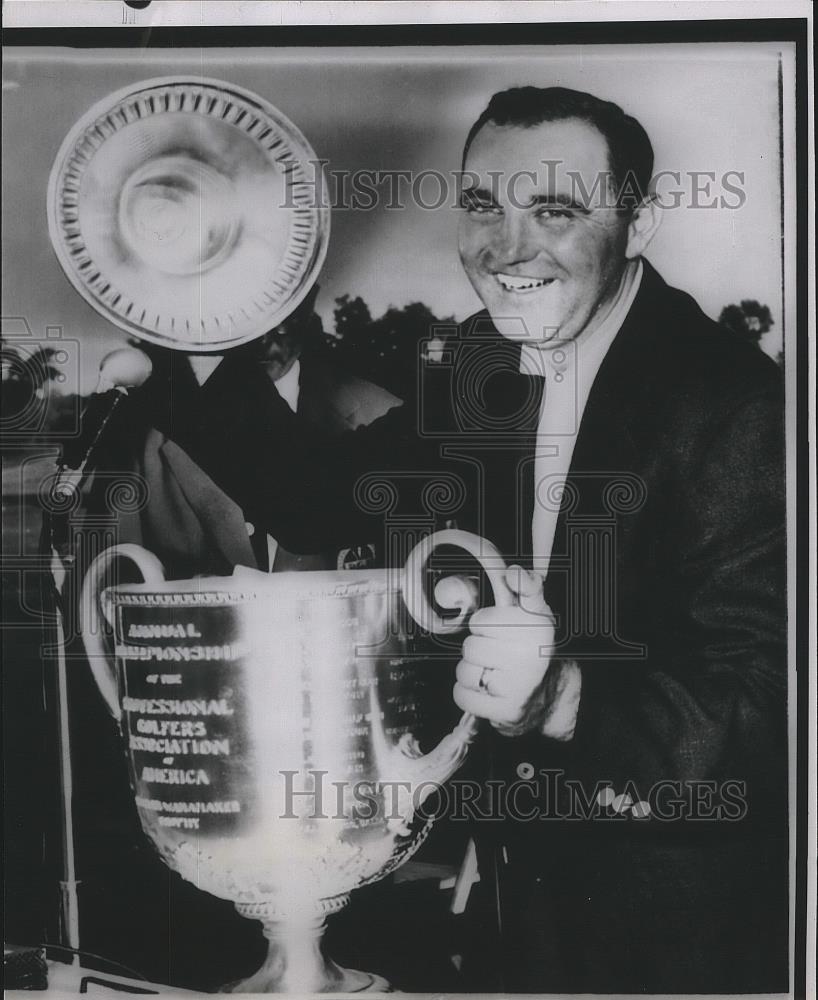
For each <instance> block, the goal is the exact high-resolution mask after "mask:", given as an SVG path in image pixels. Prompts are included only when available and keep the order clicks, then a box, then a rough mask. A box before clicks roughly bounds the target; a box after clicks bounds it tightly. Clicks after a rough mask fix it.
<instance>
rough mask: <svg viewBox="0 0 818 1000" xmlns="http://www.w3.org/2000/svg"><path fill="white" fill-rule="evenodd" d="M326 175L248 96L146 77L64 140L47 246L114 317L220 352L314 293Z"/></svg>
mask: <svg viewBox="0 0 818 1000" xmlns="http://www.w3.org/2000/svg"><path fill="white" fill-rule="evenodd" d="M322 181H323V178H322V174H321V166H320V164H319V162H318V160H317V158H316V155H315V153H314V152H313V150H312V148H311V147H310V145H309V143H308V142H307V140H306V139H305V138H304V136H303V135H302V134H301V132H299V130H298V129H297V128H296V127H295V125H293V124H292V122H290V121H289V120H288V119H287V118H286V117H285V116H284V115H283V114H282V113H281V112H280V111H278V110H277V109H276V108H274V107H273V106H272V105H271V104H269V103H268V102H267V101H265V100H263V99H262V98H260V97H259V96H257V95H256V94H253V93H252V92H250V91H247V90H244V89H242V88H240V87H236V86H233V85H232V84H228V83H224V82H223V81H221V80H212V79H206V78H196V77H187V76H185V77H163V78H159V79H157V78H154V79H150V80H146V81H144V82H142V83H140V84H137V85H132V86H130V87H127V88H125V89H123V90H119V91H117V92H115V93H113V94H110V95H109V96H108V97H106V98H105V99H104V100H103V101H100V102H99V103H98V104H96V105H94V106H93V107H92V108H90V109H89V111H88V112H87V113H86V114H85V115H84V116H83V117H82V118H81V119H80V120H79V121H78V122H77V123H76V125H75V126H74V127H73V128H72V130H71V131H70V133H69V134H68V135H67V136H66V138H65V140H64V142H63V144H62V146H61V148H60V151H59V153H58V154H57V158H56V160H55V161H54V166H53V167H52V170H51V177H50V180H49V186H48V226H49V232H50V235H51V242H52V244H53V246H54V250H55V251H56V254H57V257H58V259H59V261H60V264H61V265H62V267H63V270H64V271H65V273H66V275H67V276H68V279H69V280H70V281H71V283H72V284H73V285H74V287H75V288H76V289H77V291H78V292H79V293H80V294H81V295H82V296H83V298H84V299H86V301H87V302H89V303H90V304H91V305H92V306H93V307H94V309H96V310H97V312H99V313H100V314H101V315H103V316H104V317H105V318H106V319H108V320H110V321H111V322H112V323H114V324H115V325H116V326H118V327H120V328H121V329H123V330H125V331H127V332H128V333H130V334H132V335H133V336H135V337H138V338H140V339H144V340H148V341H152V342H153V343H156V344H162V345H164V346H165V347H171V348H176V349H179V350H187V351H197V352H198V351H204V352H210V351H223V350H225V349H226V348H229V347H234V346H237V345H239V344H243V343H246V342H247V341H249V340H253V339H254V338H255V337H258V336H260V335H261V334H263V333H266V332H267V331H268V330H270V329H271V328H273V327H275V326H276V325H277V324H278V323H280V322H281V321H282V320H283V319H285V318H286V317H287V316H288V315H289V314H290V313H291V312H292V311H293V310H294V309H295V307H296V306H297V305H298V303H299V302H300V301H301V300H302V299H303V298H304V296H305V295H306V294H307V292H308V291H309V289H310V287H311V285H312V284H313V282H314V280H315V278H316V276H317V274H318V271H319V270H320V268H321V265H322V263H323V260H324V256H325V254H326V250H327V243H328V240H329V224H330V220H329V208H328V207H326V206H325V205H324V204H323V199H322V196H321V190H322V189H321V184H322Z"/></svg>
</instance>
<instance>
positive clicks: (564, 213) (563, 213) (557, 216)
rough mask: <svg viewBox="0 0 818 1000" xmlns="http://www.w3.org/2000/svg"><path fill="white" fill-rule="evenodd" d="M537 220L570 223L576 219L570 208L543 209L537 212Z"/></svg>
mask: <svg viewBox="0 0 818 1000" xmlns="http://www.w3.org/2000/svg"><path fill="white" fill-rule="evenodd" d="M537 218H539V219H545V220H546V222H550V221H555V222H557V221H570V220H571V219H573V218H574V213H573V212H572V211H571V209H570V208H541V209H540V210H539V211H538V212H537Z"/></svg>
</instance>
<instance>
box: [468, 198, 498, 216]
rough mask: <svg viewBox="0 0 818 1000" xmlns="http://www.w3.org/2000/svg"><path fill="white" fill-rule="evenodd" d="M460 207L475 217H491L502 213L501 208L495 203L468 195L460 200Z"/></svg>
mask: <svg viewBox="0 0 818 1000" xmlns="http://www.w3.org/2000/svg"><path fill="white" fill-rule="evenodd" d="M460 207H461V208H465V210H466V211H467V212H470V213H472V214H473V215H491V214H497V213H499V212H500V206H499V205H496V204H495V203H494V202H493V201H485V200H484V199H482V198H475V197H474V196H470V195H468V194H464V195H463V196H462V198H461V199H460Z"/></svg>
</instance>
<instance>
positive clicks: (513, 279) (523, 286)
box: [494, 273, 554, 293]
mask: <svg viewBox="0 0 818 1000" xmlns="http://www.w3.org/2000/svg"><path fill="white" fill-rule="evenodd" d="M494 277H495V278H496V279H497V281H498V282H499V283H500V285H502V287H503V288H504V289H505V290H506V291H507V292H518V293H522V292H535V291H537V289H539V288H544V287H545V286H546V285H550V284H551V283H552V282H553V281H554V278H530V277H525V276H522V277H521V276H519V275H516V274H502V273H498V274H495V275H494Z"/></svg>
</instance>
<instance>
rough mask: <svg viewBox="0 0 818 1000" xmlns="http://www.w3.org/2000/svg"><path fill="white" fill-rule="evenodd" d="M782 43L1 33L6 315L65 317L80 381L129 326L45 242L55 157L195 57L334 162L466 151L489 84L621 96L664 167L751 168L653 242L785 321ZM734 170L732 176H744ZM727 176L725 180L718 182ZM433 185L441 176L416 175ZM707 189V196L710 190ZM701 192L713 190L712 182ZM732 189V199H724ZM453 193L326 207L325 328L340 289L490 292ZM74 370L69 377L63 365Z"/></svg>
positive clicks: (44, 323)
mask: <svg viewBox="0 0 818 1000" xmlns="http://www.w3.org/2000/svg"><path fill="white" fill-rule="evenodd" d="M777 52H778V49H777V47H776V46H773V45H769V44H755V45H724V44H713V45H696V46H695V47H685V46H681V45H680V46H669V45H638V46H582V47H579V46H554V47H549V46H537V47H534V46H531V47H521V46H513V47H512V46H502V47H500V46H498V47H496V48H492V47H486V46H463V47H458V48H450V47H437V46H435V47H406V48H397V49H396V48H394V47H388V48H349V49H345V48H332V49H314V48H313V49H264V50H262V49H186V50H167V49H165V50H138V49H133V50H127V49H125V50H111V51H105V50H93V49H89V50H70V49H59V48H52V49H48V50H46V49H17V48H7V49H6V50H5V53H4V67H3V154H4V165H3V188H2V191H3V209H4V212H3V233H2V255H3V300H4V301H3V317H4V320H8V319H9V318H15V317H22V318H25V320H26V321H27V322H28V324H29V327H30V328H31V330H32V332H33V334H34V335H35V336H37V337H41V336H43V335H44V333H45V329H46V327H54V326H59V327H62V330H63V338H64V339H65V340H66V341H68V342H73V341H78V342H79V343H80V347H79V350H78V353H77V352H76V351H74V349H73V347H71V346H70V344H69V347H70V351H71V357H72V364H71V366H70V367H71V368H74V369H75V370H78V371H79V374H80V388H81V391H83V392H88V391H91V390H92V389H93V386H94V384H95V381H96V372H97V369H98V366H99V361H100V359H101V357H102V356H103V354H104V353H105V352H106V351H108V350H110V349H111V348H112V347H114V346H118V345H119V344H120V343H122V342H123V340H124V335H123V334H122V333H121V332H120V331H118V330H117V329H115V328H114V327H112V326H111V325H110V324H109V323H108V322H107V321H106V320H105V319H103V318H102V317H100V316H99V315H98V314H97V313H96V312H95V311H94V310H93V309H92V308H91V307H90V306H89V305H87V304H86V303H85V302H84V300H83V299H82V298H81V297H80V296H79V294H78V293H77V292H75V291H74V289H73V288H72V286H71V285H70V284H69V283H68V281H67V279H66V278H65V277H64V275H63V273H62V271H61V269H60V266H59V264H58V263H57V260H56V257H55V256H54V254H53V251H52V249H51V245H50V241H49V236H48V226H47V220H46V190H47V184H48V176H49V172H50V170H51V165H52V163H53V160H54V157H55V155H56V153H57V150H58V149H59V146H60V144H61V142H62V140H63V138H64V136H65V134H66V133H67V132H68V131H69V129H70V128H71V127H72V126H73V124H74V123H75V121H76V120H77V119H78V118H79V117H81V116H82V115H83V114H84V113H85V112H86V111H87V109H88V108H89V107H90V106H91V105H92V104H94V103H95V102H96V101H98V100H100V99H102V98H104V97H105V96H106V95H107V94H109V93H110V92H112V91H114V90H117V89H119V88H122V87H125V86H127V85H129V84H131V83H136V82H138V81H143V80H147V79H150V78H151V77H159V76H167V75H176V74H180V73H195V74H196V75H201V76H208V77H216V78H219V79H223V80H225V81H227V82H230V83H233V84H236V85H239V86H242V87H246V88H248V89H249V90H252V91H255V92H256V93H258V94H259V95H260V96H262V97H264V98H266V99H267V100H268V101H270V102H271V103H272V104H274V105H275V106H276V107H278V108H279V109H280V110H281V111H283V112H284V114H285V115H287V117H289V118H290V119H291V120H292V121H293V122H295V124H296V125H297V126H298V127H299V128H300V129H301V131H302V132H303V133H304V134H305V135H306V137H307V139H308V140H309V142H310V143H311V145H312V146H313V148H314V149H315V151H316V153H317V155H318V157H319V158H321V159H325V160H328V161H329V169H331V170H332V171H354V170H360V169H369V170H382V171H385V170H412V171H421V170H437V171H440V172H442V173H444V174H446V175H448V176H451V175H452V173H453V172H454V171H457V170H458V169H459V167H460V156H461V151H462V146H463V140H464V138H465V136H466V133H467V132H468V129H469V126H470V125H471V123H472V122H473V121H474V119H475V118H476V117H477V116H478V115H479V113H480V112H481V111H482V110H483V108H484V107H485V105H486V103H487V101H488V99H489V97H490V96H491V95H492V94H493V93H494V92H495V91H497V90H500V89H504V88H506V87H509V86H513V85H523V84H534V85H538V86H551V85H560V86H567V87H574V88H577V89H580V90H587V91H590V92H591V93H594V94H596V95H597V96H599V97H603V98H606V99H609V100H613V101H616V102H617V103H619V104H620V105H622V106H623V107H624V108H625V109H626V110H627V111H629V112H630V113H631V114H633V115H635V116H636V117H637V118H639V120H640V121H641V122H642V124H643V125H644V126H645V128H646V129H647V131H648V134H649V135H650V137H651V139H652V141H653V145H654V149H655V153H656V170H657V171H659V170H676V171H681V172H682V173H683V174H684V175H685V176H687V175H689V173H690V172H691V171H710V172H714V173H715V174H716V176H717V178H720V177H722V176H723V175H724V174H725V173H726V172H728V171H742V172H743V173H744V183H743V190H744V195H745V201H744V204H743V206H742V207H741V208H739V209H736V210H713V209H707V208H693V207H690V204H689V202H690V197H689V194H690V183H689V181H688V182H686V183H683V187H684V188H686V191H687V196H686V198H685V205H684V206H683V207H681V208H678V209H676V210H673V211H667V212H665V218H664V221H663V224H662V228H661V230H660V232H659V234H658V236H657V237H656V239H655V241H654V243H653V244H652V246H651V248H650V250H649V251H648V254H647V256H648V257H649V259H650V260H651V261H652V263H653V264H654V265H655V266H656V267H657V268H658V269H659V271H660V272H661V273H662V274H663V276H664V277H665V279H666V280H668V281H669V282H670V283H671V284H674V285H677V286H679V287H682V288H685V289H686V290H688V291H689V292H691V293H692V294H693V295H694V296H695V297H696V298H697V299H698V301H699V303H700V305H701V306H702V308H703V309H704V310H705V312H707V313H708V314H709V315H711V316H713V317H714V318H715V317H717V316H718V314H719V312H720V310H721V309H722V307H723V306H724V305H726V304H728V303H730V302H738V301H739V300H741V299H745V298H751V299H758V300H759V301H761V302H762V303H764V304H766V305H768V306H769V307H770V309H771V311H772V315H773V319H774V321H775V327H774V328H773V333H772V334H771V335H770V337H769V338H768V340H767V342H766V345H765V346H766V347H767V348H768V349H769V350H770V351H771V352H775V350H777V349H778V346H779V344H780V338H781V334H782V329H781V327H782V311H783V304H782V286H781V273H782V265H781V239H782V232H781V210H780V204H781V198H780V190H781V180H780V162H779V115H778V86H777V74H778V60H777ZM733 183H735V181H734V182H733ZM714 190H716V189H714ZM424 192H425V195H424V196H425V197H427V198H429V199H430V200H431V199H433V198H434V196H435V195H436V192H437V189H436V187H435V186H434V184H432V185H431V186H430V187H428V188H425V189H424ZM701 200H705V199H701ZM706 200H709V198H708V199H706ZM732 200H735V199H732ZM451 201H452V199H451V198H450V199H449V200H448V201H447V204H446V205H445V206H444V207H441V208H439V209H437V210H434V211H430V210H425V209H423V208H422V207H420V206H417V205H412V204H411V199H410V204H409V206H408V207H407V208H405V209H403V210H388V209H387V208H386V207H385V206H384V205H383V204H380V205H378V206H376V207H375V208H374V209H372V210H369V211H366V210H357V211H352V210H340V209H339V210H335V211H333V216H332V234H331V237H330V247H329V252H328V255H327V260H326V264H325V266H324V270H323V272H322V275H321V278H320V282H321V293H320V296H319V299H318V310H319V312H320V313H321V314H322V316H323V317H324V321H325V326H326V327H327V328H330V329H331V328H332V309H333V304H334V299H335V297H336V296H339V295H342V294H344V293H348V294H350V295H353V296H354V295H360V296H362V297H363V298H364V299H365V300H366V302H367V303H368V304H369V306H370V308H371V310H372V313H373V315H375V316H378V315H380V314H381V313H382V312H383V311H384V310H385V309H386V308H388V307H389V306H390V305H395V306H402V305H405V304H406V303H408V302H413V301H418V300H419V301H422V302H425V303H426V304H427V305H429V306H430V308H431V309H432V310H433V311H434V312H435V313H436V314H437V315H440V316H444V315H454V316H455V317H456V318H458V319H462V318H464V317H465V316H467V315H469V314H470V313H471V312H473V311H474V310H475V309H476V308H479V305H480V304H479V301H478V300H477V298H476V296H475V294H474V292H473V290H472V289H471V286H470V285H469V283H468V281H467V279H466V278H465V276H464V274H463V272H462V269H461V267H460V263H459V260H458V256H457V215H458V212H457V210H456V209H455V208H453V207H451ZM67 388H70V389H74V388H76V380H75V378H74V377H73V376H70V377H69V383H67Z"/></svg>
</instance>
